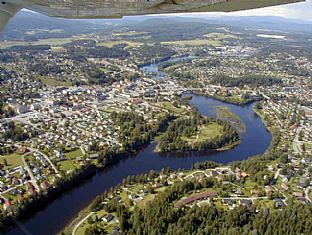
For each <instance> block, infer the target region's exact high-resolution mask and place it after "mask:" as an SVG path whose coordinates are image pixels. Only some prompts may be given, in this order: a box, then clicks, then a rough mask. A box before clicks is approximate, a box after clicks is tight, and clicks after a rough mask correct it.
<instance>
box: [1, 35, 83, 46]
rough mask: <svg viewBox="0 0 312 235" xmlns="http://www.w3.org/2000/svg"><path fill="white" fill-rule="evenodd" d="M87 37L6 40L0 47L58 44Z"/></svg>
mask: <svg viewBox="0 0 312 235" xmlns="http://www.w3.org/2000/svg"><path fill="white" fill-rule="evenodd" d="M81 39H88V38H85V37H81V38H79V37H77V38H71V37H70V38H48V39H40V40H38V41H33V42H23V41H6V42H1V44H0V49H4V48H9V47H12V46H38V45H50V46H59V45H63V44H66V43H70V42H73V41H75V40H81Z"/></svg>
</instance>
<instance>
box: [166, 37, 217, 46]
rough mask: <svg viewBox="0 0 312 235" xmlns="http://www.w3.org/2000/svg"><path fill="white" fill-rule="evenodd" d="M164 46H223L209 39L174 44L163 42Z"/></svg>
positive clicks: (174, 42) (173, 42)
mask: <svg viewBox="0 0 312 235" xmlns="http://www.w3.org/2000/svg"><path fill="white" fill-rule="evenodd" d="M161 44H163V45H169V46H171V45H175V46H214V47H218V46H222V44H221V42H219V41H214V40H208V39H195V40H183V41H172V42H161Z"/></svg>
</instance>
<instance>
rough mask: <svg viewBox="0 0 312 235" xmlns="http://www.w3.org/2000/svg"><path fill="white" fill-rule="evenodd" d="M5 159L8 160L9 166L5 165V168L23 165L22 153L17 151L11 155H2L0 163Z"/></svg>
mask: <svg viewBox="0 0 312 235" xmlns="http://www.w3.org/2000/svg"><path fill="white" fill-rule="evenodd" d="M4 159H5V160H6V161H7V166H4V169H5V170H6V169H10V168H14V167H17V166H21V165H23V162H22V158H21V155H18V154H16V153H12V154H10V155H4V156H1V155H0V163H1V164H3V161H4Z"/></svg>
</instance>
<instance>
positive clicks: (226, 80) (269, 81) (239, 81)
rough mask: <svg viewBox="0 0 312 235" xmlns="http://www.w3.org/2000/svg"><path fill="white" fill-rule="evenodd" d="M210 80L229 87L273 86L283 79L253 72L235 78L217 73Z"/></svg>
mask: <svg viewBox="0 0 312 235" xmlns="http://www.w3.org/2000/svg"><path fill="white" fill-rule="evenodd" d="M210 81H211V83H212V84H220V85H221V86H228V87H243V86H245V85H248V86H252V87H259V86H272V85H274V84H281V83H282V80H281V79H279V78H275V77H269V76H264V75H253V74H250V75H246V76H241V77H238V78H233V77H230V76H227V75H224V74H222V75H216V76H215V77H214V78H212V79H211V80H210Z"/></svg>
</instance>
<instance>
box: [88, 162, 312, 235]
mask: <svg viewBox="0 0 312 235" xmlns="http://www.w3.org/2000/svg"><path fill="white" fill-rule="evenodd" d="M247 161H248V162H250V163H252V162H254V159H251V160H247ZM216 166H217V164H216V163H212V162H205V163H198V164H196V165H194V166H193V169H206V168H214V167H216ZM168 172H169V170H168V169H167V170H163V171H162V172H160V173H159V172H158V173H157V172H154V171H151V172H149V173H147V174H144V175H140V176H128V177H127V178H126V179H125V180H124V181H123V183H122V185H120V186H119V187H124V186H125V185H127V184H135V183H143V182H145V181H146V179H152V178H155V177H157V176H159V175H160V174H164V173H168ZM233 180H234V181H235V178H234V179H229V181H233ZM221 184H222V183H221V182H220V181H218V180H216V178H214V177H209V178H205V179H202V180H197V179H191V180H187V181H182V182H178V183H175V184H174V185H172V186H171V187H169V188H167V189H166V190H165V191H162V192H159V193H158V194H157V196H156V197H155V198H154V200H152V201H150V202H149V203H148V204H147V205H146V206H145V207H135V209H134V210H133V211H131V212H130V211H128V210H127V209H126V208H125V207H124V205H122V204H120V203H119V200H120V198H119V196H117V197H115V198H113V199H112V200H110V201H109V203H107V204H105V205H103V203H102V200H103V199H104V198H106V197H107V196H108V195H109V193H108V192H106V193H104V194H103V195H101V196H99V197H97V198H96V199H95V200H94V201H93V203H92V204H91V205H90V209H91V210H97V208H99V205H102V206H103V207H104V209H105V210H106V211H108V212H109V213H114V212H115V213H116V214H117V216H118V218H119V221H120V229H121V230H122V232H123V234H129V235H134V234H137V235H145V234H146V235H158V234H168V235H169V234H170V235H184V234H194V235H195V234H196V235H197V234H202V235H204V234H207V235H208V234H209V235H212V234H224V235H228V234H233V235H236V234H237V235H240V234H246V235H254V234H280V235H284V234H293V235H295V234H307V235H308V234H310V228H311V226H312V218H311V216H310V214H311V212H312V206H311V205H303V204H301V203H299V202H295V201H293V200H289V201H288V206H286V207H285V208H284V209H283V210H270V209H267V208H262V209H260V210H258V208H256V206H251V207H246V206H238V207H236V208H235V209H233V210H224V209H221V208H220V207H217V206H215V205H214V204H212V205H206V206H201V207H198V206H193V207H192V208H185V207H182V208H175V207H174V205H175V202H176V201H177V200H179V199H180V198H182V197H184V196H185V195H187V194H188V193H190V192H192V191H194V190H200V189H204V188H212V187H220V186H221ZM147 190H148V191H150V190H153V189H149V188H147ZM155 218H157V219H155ZM285 224H287V226H285ZM102 232H103V231H102V229H101V227H99V226H97V224H96V223H95V224H93V225H92V226H90V227H88V228H87V229H86V231H85V234H86V235H89V234H90V235H91V234H103V233H102Z"/></svg>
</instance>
